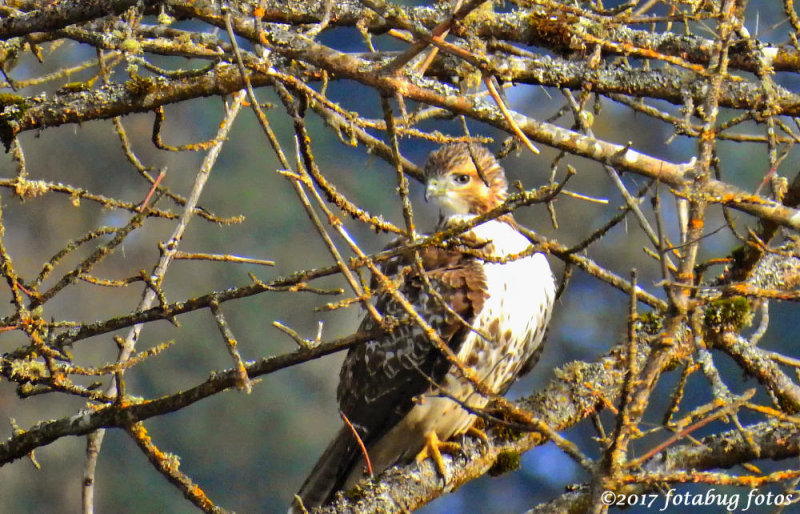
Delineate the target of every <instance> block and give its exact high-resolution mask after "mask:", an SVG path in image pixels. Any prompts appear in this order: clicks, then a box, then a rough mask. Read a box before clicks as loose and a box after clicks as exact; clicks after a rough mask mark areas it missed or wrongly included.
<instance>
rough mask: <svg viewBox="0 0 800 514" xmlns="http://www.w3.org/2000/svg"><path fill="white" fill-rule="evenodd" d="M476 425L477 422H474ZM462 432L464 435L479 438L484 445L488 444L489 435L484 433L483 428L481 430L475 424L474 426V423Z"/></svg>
mask: <svg viewBox="0 0 800 514" xmlns="http://www.w3.org/2000/svg"><path fill="white" fill-rule="evenodd" d="M476 425H477V423H476ZM464 433H465V434H466V435H469V436H472V437H475V438H477V439H480V440H481V442H482V443H483V444H484V445H486V446H489V436H487V435H486V432H484V431H483V430H481V429H480V428H478V427H477V426H475V425H472V426H471V427H469V428H468V429H467V431H466V432H464Z"/></svg>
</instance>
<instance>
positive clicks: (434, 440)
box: [417, 432, 461, 478]
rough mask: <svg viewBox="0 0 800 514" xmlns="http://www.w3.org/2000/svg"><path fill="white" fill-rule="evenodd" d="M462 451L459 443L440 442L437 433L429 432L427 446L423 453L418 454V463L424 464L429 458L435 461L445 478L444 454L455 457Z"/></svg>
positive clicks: (426, 438)
mask: <svg viewBox="0 0 800 514" xmlns="http://www.w3.org/2000/svg"><path fill="white" fill-rule="evenodd" d="M460 450H461V446H459V444H458V443H451V442H446V441H440V440H439V436H437V435H436V432H428V433H427V434H426V435H425V446H424V447H423V448H422V451H421V452H419V453H418V454H417V462H422V461H423V460H425V459H427V458H431V459H433V462H434V464H436V469H437V470H438V471H439V474H440V475H442V478H445V467H444V459H442V452H444V453H449V454H450V455H454V454H455V453H457V452H459V451H460Z"/></svg>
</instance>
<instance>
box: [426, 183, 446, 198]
mask: <svg viewBox="0 0 800 514" xmlns="http://www.w3.org/2000/svg"><path fill="white" fill-rule="evenodd" d="M445 194H447V189H446V184H445V183H444V182H440V181H438V180H436V179H435V178H434V179H431V180H429V181H428V185H427V186H426V187H425V201H426V202H429V201H430V200H431V198H433V197H435V196H444V195H445Z"/></svg>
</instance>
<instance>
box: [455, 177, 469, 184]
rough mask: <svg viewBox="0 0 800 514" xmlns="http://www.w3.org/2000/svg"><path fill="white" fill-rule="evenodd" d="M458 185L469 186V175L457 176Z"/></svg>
mask: <svg viewBox="0 0 800 514" xmlns="http://www.w3.org/2000/svg"><path fill="white" fill-rule="evenodd" d="M456 184H469V175H456Z"/></svg>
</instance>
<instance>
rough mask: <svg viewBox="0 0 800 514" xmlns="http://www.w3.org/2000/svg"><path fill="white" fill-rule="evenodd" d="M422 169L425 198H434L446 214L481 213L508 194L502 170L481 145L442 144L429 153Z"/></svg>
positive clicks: (447, 215)
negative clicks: (479, 171)
mask: <svg viewBox="0 0 800 514" xmlns="http://www.w3.org/2000/svg"><path fill="white" fill-rule="evenodd" d="M470 147H471V148H470ZM479 168H480V170H481V173H478V169H479ZM424 173H425V200H426V201H433V202H435V203H436V204H437V205H438V206H439V208H440V209H441V210H442V214H443V215H444V216H445V217H450V216H453V215H478V214H483V213H485V212H487V211H490V210H491V209H493V208H495V207H497V206H498V205H500V204H501V203H503V201H505V199H506V197H507V195H508V193H507V191H506V190H507V188H508V183H507V182H506V176H505V172H504V171H503V168H502V166H500V164H499V163H498V162H497V160H496V159H495V158H494V155H492V153H491V152H490V151H489V149H488V148H486V147H485V146H483V145H478V144H472V145H470V146H467V144H466V143H454V144H449V145H445V146H442V147H441V148H439V149H438V150H436V151H434V152H432V153H431V154H430V156H429V157H428V160H427V161H426V162H425V169H424ZM481 175H483V176H482V177H481ZM484 179H485V181H484Z"/></svg>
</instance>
